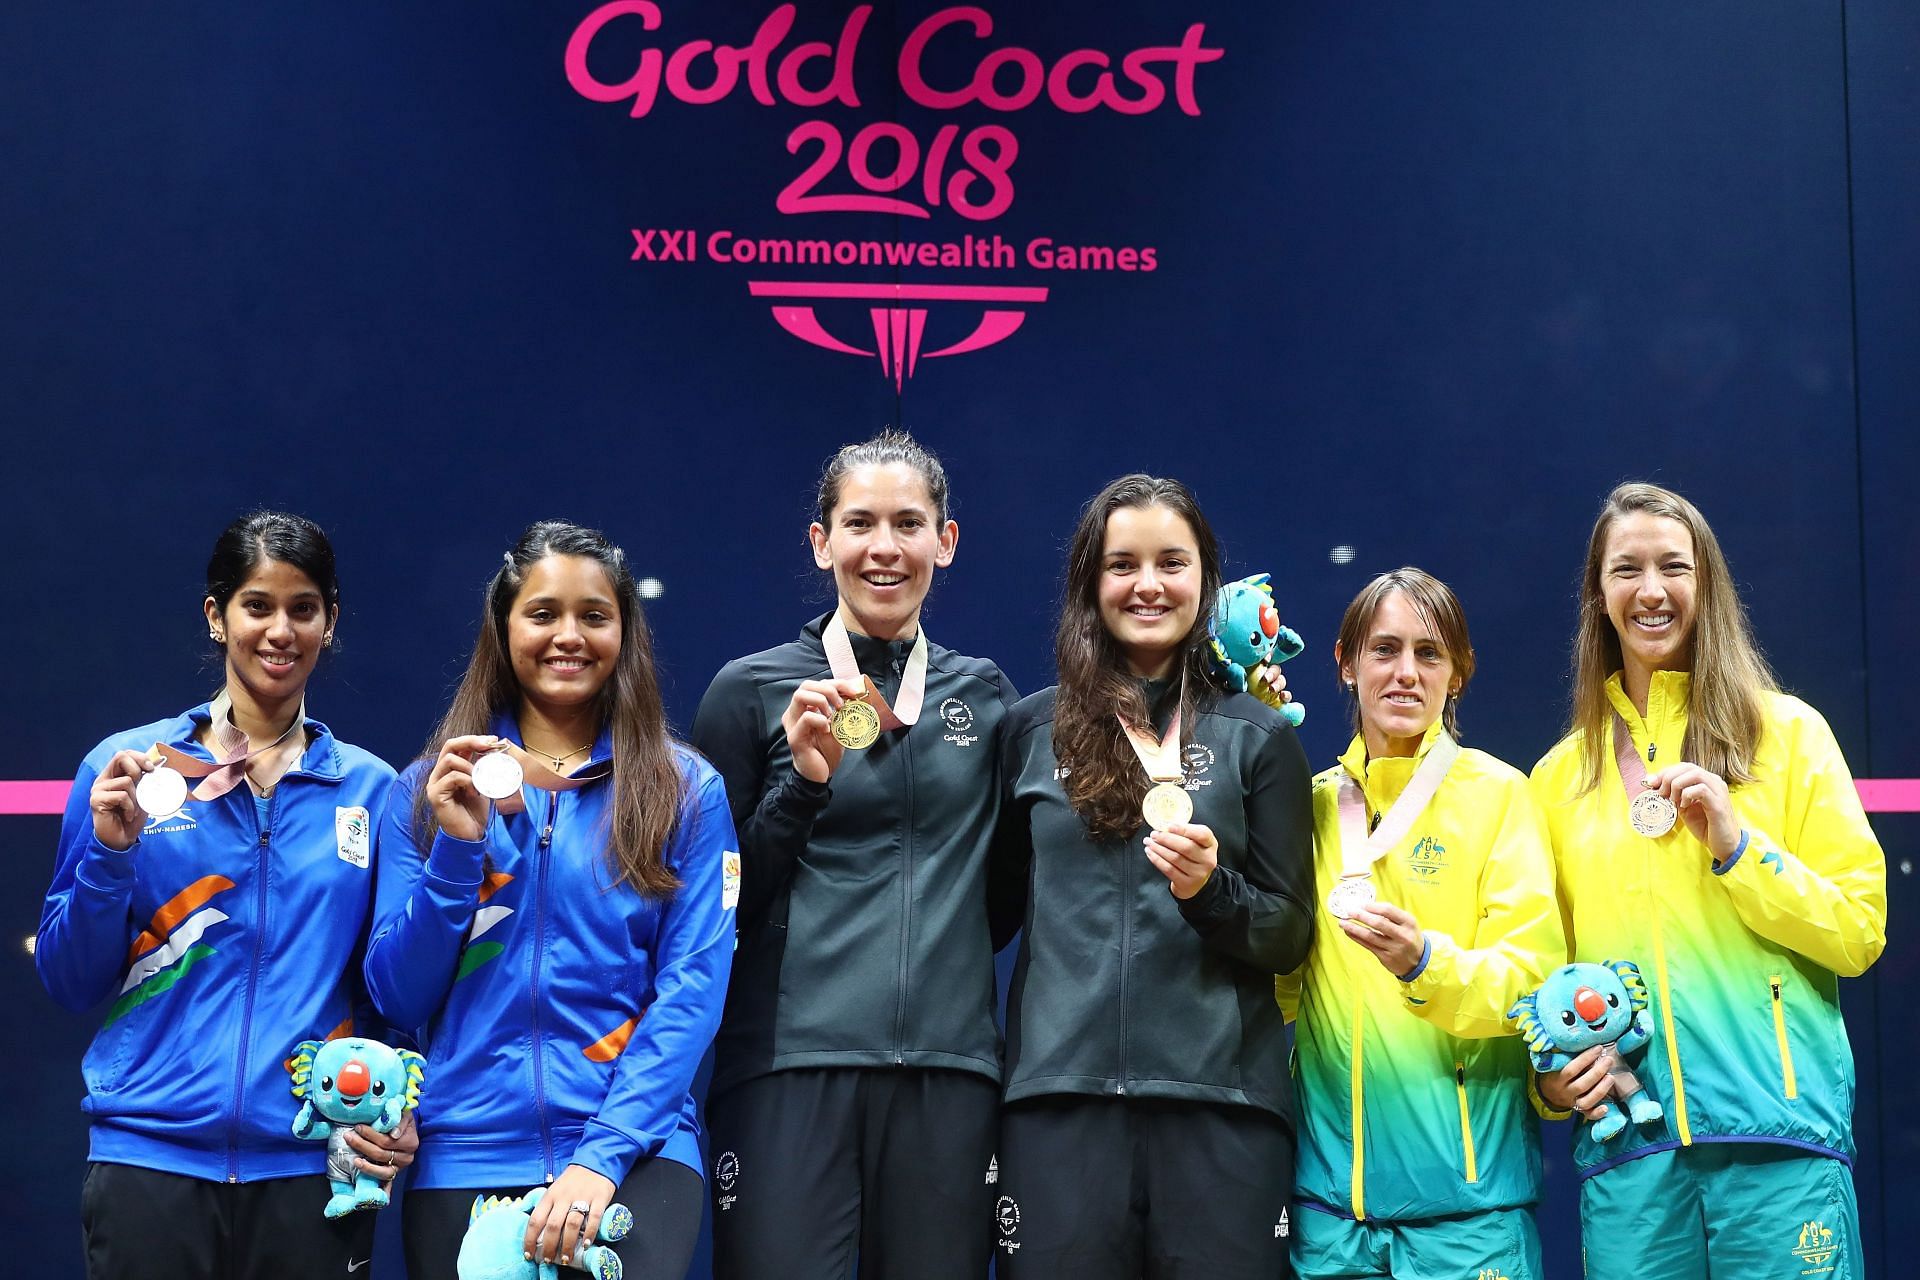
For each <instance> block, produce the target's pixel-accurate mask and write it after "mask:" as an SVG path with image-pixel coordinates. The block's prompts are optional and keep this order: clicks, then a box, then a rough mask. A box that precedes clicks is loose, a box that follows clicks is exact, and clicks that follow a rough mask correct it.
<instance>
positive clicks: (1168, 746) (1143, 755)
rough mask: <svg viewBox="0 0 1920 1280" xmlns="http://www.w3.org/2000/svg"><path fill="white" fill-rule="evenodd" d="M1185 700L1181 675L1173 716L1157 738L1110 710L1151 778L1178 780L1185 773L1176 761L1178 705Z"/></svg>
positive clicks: (1178, 760)
mask: <svg viewBox="0 0 1920 1280" xmlns="http://www.w3.org/2000/svg"><path fill="white" fill-rule="evenodd" d="M1186 701H1187V678H1186V676H1185V675H1182V676H1181V677H1180V701H1179V702H1177V703H1175V704H1174V707H1173V719H1171V720H1169V721H1168V722H1167V731H1166V732H1165V733H1164V734H1162V735H1161V736H1160V738H1159V739H1158V740H1157V741H1156V740H1155V739H1154V736H1153V735H1152V734H1151V733H1149V732H1148V731H1147V730H1145V729H1140V728H1136V727H1134V726H1133V725H1130V724H1128V723H1127V721H1126V718H1125V717H1123V716H1122V715H1121V714H1120V713H1119V712H1118V711H1116V712H1114V713H1113V718H1114V719H1115V720H1118V721H1119V722H1120V728H1121V730H1122V732H1124V733H1125V734H1126V735H1127V741H1128V742H1129V743H1131V744H1132V746H1133V754H1135V755H1136V756H1139V757H1140V767H1141V768H1143V769H1145V770H1146V771H1147V777H1149V778H1151V779H1153V780H1154V781H1155V782H1179V781H1180V780H1182V779H1183V778H1185V777H1186V776H1187V771H1186V770H1185V769H1184V768H1182V767H1181V764H1180V708H1181V707H1182V706H1184V705H1185V704H1186Z"/></svg>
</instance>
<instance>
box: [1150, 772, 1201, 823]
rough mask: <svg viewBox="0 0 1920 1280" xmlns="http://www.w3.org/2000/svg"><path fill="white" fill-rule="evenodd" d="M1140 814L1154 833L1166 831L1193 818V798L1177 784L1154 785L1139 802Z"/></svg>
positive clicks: (1163, 783)
mask: <svg viewBox="0 0 1920 1280" xmlns="http://www.w3.org/2000/svg"><path fill="white" fill-rule="evenodd" d="M1140 813H1141V816H1142V817H1144V818H1146V820H1147V825H1148V826H1150V827H1152V828H1153V829H1154V830H1155V831H1166V830H1168V829H1170V828H1172V827H1177V826H1179V825H1180V824H1181V823H1183V822H1186V821H1187V820H1188V819H1189V818H1191V817H1193V797H1192V796H1190V795H1188V794H1187V789H1186V788H1185V787H1183V786H1181V785H1180V784H1179V783H1177V782H1161V783H1156V784H1155V785H1154V786H1152V787H1150V788H1148V790H1147V798H1146V799H1145V800H1142V801H1141V802H1140Z"/></svg>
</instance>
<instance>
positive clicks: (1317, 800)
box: [1277, 568, 1566, 1280]
mask: <svg viewBox="0 0 1920 1280" xmlns="http://www.w3.org/2000/svg"><path fill="white" fill-rule="evenodd" d="M1334 661H1335V662H1336V663H1337V664H1338V666H1339V670H1340V680H1341V683H1342V684H1343V685H1344V686H1345V687H1346V689H1347V692H1348V694H1349V695H1350V696H1351V697H1352V698H1353V705H1354V726H1355V734H1354V738H1353V742H1352V744H1351V745H1350V746H1349V747H1348V748H1347V751H1346V754H1344V755H1343V756H1341V757H1340V763H1339V764H1338V765H1336V766H1335V767H1334V768H1332V769H1329V770H1327V771H1326V772H1325V773H1322V774H1321V775H1320V776H1319V777H1317V778H1315V779H1314V790H1313V816H1314V845H1315V850H1316V853H1315V860H1316V864H1317V872H1318V875H1317V880H1318V883H1319V885H1320V889H1321V905H1320V908H1319V913H1320V914H1319V919H1318V920H1317V922H1316V925H1317V927H1316V929H1315V931H1314V942H1313V951H1312V953H1311V954H1310V955H1309V957H1308V959H1307V963H1306V964H1305V965H1303V966H1301V967H1300V969H1299V970H1297V971H1296V972H1294V973H1292V974H1289V975H1288V976H1287V977H1285V978H1282V979H1281V980H1280V981H1279V983H1278V984H1277V991H1278V994H1279V998H1280V1003H1281V1006H1282V1007H1283V1008H1284V1009H1285V1010H1286V1011H1287V1015H1288V1017H1289V1018H1291V1019H1295V1020H1296V1021H1297V1030H1296V1044H1295V1056H1294V1070H1295V1075H1296V1076H1297V1078H1298V1084H1299V1106H1300V1149H1299V1155H1298V1158H1297V1164H1296V1170H1297V1172H1296V1182H1295V1197H1294V1203H1295V1206H1296V1212H1295V1215H1294V1218H1293V1222H1292V1238H1293V1265H1294V1270H1295V1271H1296V1272H1297V1273H1298V1274H1299V1275H1301V1276H1303V1277H1308V1278H1310V1280H1311V1278H1314V1277H1336V1276H1338V1277H1369V1276H1380V1277H1385V1276H1401V1277H1429V1276H1435V1277H1437V1276H1455V1275H1459V1276H1472V1275H1476V1274H1478V1275H1487V1274H1494V1273H1497V1274H1500V1275H1503V1276H1507V1277H1510V1278H1511V1280H1539V1277H1541V1275H1542V1271H1541V1264H1540V1240H1539V1235H1538V1233H1537V1231H1536V1230H1535V1228H1534V1222H1533V1214H1532V1206H1533V1205H1534V1204H1535V1203H1536V1202H1537V1201H1538V1200H1539V1198H1540V1192H1541V1178H1540V1148H1539V1138H1538V1135H1537V1134H1536V1132H1535V1128H1534V1124H1533V1118H1532V1115H1531V1112H1530V1110H1529V1108H1528V1105H1527V1097H1526V1082H1527V1076H1528V1069H1527V1056H1526V1052H1525V1047H1524V1045H1523V1044H1522V1043H1521V1041H1520V1039H1519V1038H1518V1037H1517V1036H1515V1034H1514V1032H1513V1027H1512V1025H1511V1024H1510V1023H1509V1022H1508V1020H1507V1010H1508V1009H1509V1008H1510V1007H1512V1005H1513V1003H1514V1002H1515V1001H1516V1000H1518V999H1519V998H1520V997H1521V996H1523V995H1525V994H1526V993H1527V992H1528V991H1530V990H1531V989H1532V988H1533V987H1534V986H1536V985H1537V984H1538V983H1539V982H1540V980H1541V979H1542V978H1543V977H1544V976H1545V975H1546V974H1547V973H1548V972H1549V971H1550V970H1551V969H1553V968H1554V967H1555V966H1556V965H1558V964H1559V963H1561V961H1562V960H1563V959H1564V957H1565V954H1566V944H1565V939H1564V937H1563V935H1562V933H1561V926H1560V912H1559V905H1558V903H1557V902H1556V901H1555V898H1554V887H1553V858H1552V854H1551V852H1550V851H1549V849H1548V847H1547V839H1546V831H1545V828H1544V827H1543V825H1542V823H1541V820H1540V814H1539V811H1538V809H1537V808H1536V807H1535V805H1534V802H1533V799H1532V797H1531V796H1530V795H1529V794H1528V791H1527V779H1526V776H1525V775H1524V774H1522V773H1520V772H1519V771H1518V770H1516V769H1513V768H1512V767H1510V766H1508V765H1505V764H1502V763H1501V762H1500V761H1499V760H1496V759H1494V758H1493V757H1492V756H1490V755H1487V754H1486V753H1485V752H1483V751H1476V750H1473V749H1471V748H1463V747H1461V746H1460V745H1459V744H1458V743H1457V742H1456V740H1455V735H1457V734H1458V732H1459V728H1458V724H1457V721H1456V719H1455V716H1456V709H1457V707H1458V706H1459V700H1460V696H1461V695H1462V694H1463V693H1464V692H1465V691H1466V687H1467V682H1468V681H1469V680H1470V679H1472V677H1473V666H1474V663H1473V647H1472V644H1471V643H1470V641H1469V639H1468V635H1467V620H1466V615H1465V613H1464V612H1463V611H1462V610H1461V608H1460V602H1459V601H1458V600H1457V599H1456V598H1455V597H1454V594H1453V592H1452V591H1451V590H1449V589H1448V588H1447V586H1446V584H1445V583H1443V582H1441V581H1439V580H1438V579H1436V578H1434V577H1433V576H1432V575H1430V574H1428V573H1425V572H1423V571H1422V570H1419V569H1414V568H1405V569H1397V570H1395V571H1394V572H1392V573H1384V574H1381V575H1380V576H1379V577H1377V578H1375V579H1374V580H1373V581H1372V582H1370V583H1368V584H1367V586H1366V587H1365V588H1364V589H1363V590H1362V591H1361V592H1360V594H1359V595H1358V596H1356V597H1354V600H1353V603H1352V604H1350V605H1348V606H1347V611H1346V616H1345V617H1344V618H1343V619H1342V620H1341V623H1340V635H1339V639H1338V641H1337V642H1336V643H1335V645H1334Z"/></svg>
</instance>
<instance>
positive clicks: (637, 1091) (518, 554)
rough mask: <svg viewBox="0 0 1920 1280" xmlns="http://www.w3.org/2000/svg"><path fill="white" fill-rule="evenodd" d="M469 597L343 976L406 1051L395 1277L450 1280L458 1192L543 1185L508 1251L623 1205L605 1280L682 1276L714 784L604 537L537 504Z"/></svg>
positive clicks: (727, 881)
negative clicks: (484, 788) (416, 1050)
mask: <svg viewBox="0 0 1920 1280" xmlns="http://www.w3.org/2000/svg"><path fill="white" fill-rule="evenodd" d="M486 599H487V610H486V616H485V618H484V619H483V620H482V623H481V629H480V635H479V638H478V640H477V642H476V643H475V646H474V652H473V658H472V661H471V662H470V664H469V665H468V668H467V674H466V677H465V679H464V680H463V681H462V683H461V686H460V689H459V691H458V692H457V693H456V694H455V695H454V700H453V703H452V705H451V707H450V708H449V709H448V711H447V714H446V717H445V719H444V720H443V721H442V722H441V724H440V727H439V730H438V731H437V732H436V733H435V735H434V737H433V738H432V739H431V740H430V741H431V742H432V743H435V744H438V745H437V747H436V748H433V751H434V754H433V758H432V759H430V760H429V759H423V760H421V761H419V762H417V763H416V764H414V765H413V766H412V767H411V768H410V769H408V770H407V771H406V773H405V775H404V776H403V777H402V779H401V781H400V783H399V785H398V786H397V787H396V788H395V792H394V800H393V803H392V805H391V807H390V809H389V813H388V817H387V820H386V822H385V823H384V824H383V826H382V827H381V832H380V851H381V867H382V873H381V875H380V878H379V888H378V900H377V905H376V908H375V917H376V919H375V925H374V932H373V937H372V939H371V941H370V942H369V944H368V949H367V961H366V975H367V984H368V989H369V991H370V992H371V994H372V996H373V999H374V1003H375V1004H376V1006H377V1007H378V1008H379V1009H380V1011H381V1013H382V1014H383V1015H384V1016H385V1017H386V1018H387V1019H389V1020H390V1021H391V1022H393V1023H394V1024H395V1025H396V1026H399V1027H403V1028H407V1029H410V1030H413V1031H414V1032H415V1034H416V1035H417V1036H418V1038H419V1039H420V1041H421V1044H422V1046H423V1048H424V1049H425V1051H426V1055H427V1066H426V1084H425V1087H424V1096H423V1106H422V1110H421V1120H420V1156H419V1164H418V1165H417V1167H416V1168H415V1170H414V1175H413V1177H412V1180H411V1185H410V1188H409V1190H408V1193H407V1197H406V1203H405V1207H404V1214H403V1218H404V1229H405V1242H406V1254H407V1271H408V1275H409V1277H411V1280H433V1278H434V1277H441V1276H446V1277H451V1276H453V1275H454V1267H455V1260H456V1258H457V1256H458V1254H459V1248H460V1240H461V1237H462V1235H463V1234H464V1233H465V1231H466V1229H467V1224H468V1218H469V1214H470V1212H471V1210H472V1208H473V1204H474V1199H475V1197H476V1195H483V1194H484V1195H512V1196H518V1195H522V1194H524V1193H525V1192H526V1191H527V1190H528V1189H529V1188H533V1187H539V1186H541V1185H542V1184H547V1186H546V1190H545V1192H544V1194H543V1197H542V1199H541V1201H540V1203H539V1204H538V1205H537V1206H535V1208H534V1210H533V1213H532V1217H531V1220H530V1222H529V1225H528V1227H527V1229H526V1235H525V1247H526V1249H527V1251H528V1252H529V1253H535V1252H537V1254H538V1256H539V1257H540V1258H541V1259H542V1260H552V1259H554V1258H561V1259H565V1258H567V1257H570V1256H572V1254H573V1253H574V1252H575V1249H576V1247H577V1245H578V1243H579V1242H580V1240H581V1238H582V1236H585V1237H586V1238H587V1239H589V1240H591V1239H592V1238H593V1237H594V1236H595V1234H596V1232H597V1230H598V1227H599V1224H600V1218H601V1215H602V1213H603V1212H604V1211H605V1210H606V1208H607V1206H608V1205H609V1204H611V1203H616V1202H617V1203H620V1204H623V1205H625V1206H627V1207H628V1208H629V1209H631V1210H632V1211H633V1213H634V1215H635V1217H636V1218H637V1219H638V1221H639V1222H640V1224H641V1226H640V1229H638V1230H636V1231H634V1232H633V1233H632V1234H631V1235H629V1236H627V1237H626V1238H624V1239H622V1240H620V1241H618V1242H617V1243H616V1244H615V1245H614V1248H615V1251H616V1252H617V1253H618V1254H619V1255H620V1257H621V1259H622V1262H623V1264H624V1267H625V1273H626V1277H627V1280H652V1277H656V1276H658V1277H670V1278H671V1280H681V1277H682V1276H684V1275H685V1273H686V1268H687V1263H688V1261H689V1259H690V1257H691V1255H692V1252H693V1245H694V1240H695V1237H696V1235H697V1234H698V1232H699V1227H700V1214H701V1208H702V1200H703V1197H704V1194H705V1187H704V1184H703V1182H702V1179H701V1176H700V1169H701V1164H702V1162H701V1159H700V1152H699V1146H698V1133H699V1130H698V1126H697V1124H696V1121H695V1118H694V1105H693V1099H692V1096H691V1093H690V1090H691V1088H692V1085H693V1077H694V1072H695V1071H696V1069H697V1068H698V1067H699V1065H700V1059H701V1057H702V1056H703V1055H704V1054H705V1053H706V1050H707V1045H708V1043H709V1042H710V1041H711V1040H712V1039H713V1033H714V1029H715V1027H716V1026H717V1025H718V1024H719V1021H720V1010H721V1006H722V1003H723V1002H724V1000H725V997H726V990H727V975H728V970H729V968H730V965H731V962H732V953H733V914H734V911H733V909H734V901H735V899H736V898H737V897H738V895H739V856H738V854H737V853H736V852H734V851H735V850H736V849H737V848H738V846H737V845H736V844H735V843H734V834H733V821H732V818H731V816H730V815H729V813H728V810H727V797H726V792H725V789H724V788H723V786H722V784H721V781H720V778H719V775H718V774H716V773H715V772H714V770H713V769H712V767H711V766H709V765H708V764H707V763H706V762H705V761H704V760H702V759H701V758H700V757H699V756H698V755H696V754H695V753H694V752H692V751H691V750H690V749H688V748H687V747H685V746H683V745H681V744H680V743H678V742H676V741H674V740H673V739H672V737H671V736H670V735H669V734H668V732H667V726H666V717H665V713H664V711H663V709H662V707H661V701H660V692H659V688H658V686H657V684H656V683H655V679H654V672H653V652H652V644H651V642H650V640H649V639H648V635H647V628H646V621H645V619H644V618H643V616H642V614H641V609H640V597H639V590H638V588H637V587H636V585H635V583H634V580H633V575H632V574H631V572H630V571H629V570H628V568H627V564H626V558H625V556H624V555H623V554H622V552H621V551H620V549H619V548H618V547H616V546H614V545H613V544H611V543H610V542H608V541H607V540H606V538H605V537H604V536H603V535H601V534H599V533H597V532H595V531H593V530H591V529H583V528H580V527H579V526H576V525H569V524H562V523H558V522H546V523H541V524H536V525H534V526H532V527H531V528H529V529H528V530H527V531H526V533H525V534H523V535H522V536H521V539H520V541H519V543H518V544H517V545H516V546H515V547H514V549H513V550H512V551H511V552H509V553H508V554H507V557H506V563H505V564H504V565H503V566H502V567H501V568H500V569H499V571H498V572H496V573H495V574H494V577H493V581H492V583H491V584H490V585H489V586H488V588H487V596H486ZM503 742H504V743H506V744H511V745H510V746H509V747H507V748H506V751H507V754H509V755H511V756H514V757H515V758H516V759H517V760H519V761H520V762H522V763H523V764H524V765H525V766H526V769H527V771H528V772H527V774H526V779H527V781H526V785H524V786H523V787H522V788H521V789H520V791H519V793H518V794H517V795H513V796H510V797H509V798H508V799H506V800H502V801H500V802H499V804H498V806H497V807H496V806H494V805H491V804H489V802H488V801H487V800H486V799H485V798H484V797H483V796H482V795H481V794H480V791H479V790H478V789H477V788H476V786H475V775H474V769H475V762H476V761H477V760H481V759H484V758H488V757H489V756H490V755H491V752H492V750H493V749H494V748H497V747H500V746H501V744H502V743H503ZM497 763H499V762H498V760H497V759H490V760H489V764H497ZM549 766H550V768H549ZM541 782H544V783H546V786H545V787H544V788H543V787H541V786H538V785H536V784H537V783H541ZM488 789H492V788H488Z"/></svg>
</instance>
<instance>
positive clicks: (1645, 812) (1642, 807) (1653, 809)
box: [1627, 791, 1680, 840]
mask: <svg viewBox="0 0 1920 1280" xmlns="http://www.w3.org/2000/svg"><path fill="white" fill-rule="evenodd" d="M1679 816H1680V811H1679V810H1678V809H1675V808H1674V807H1673V801H1671V800H1669V799H1667V798H1666V797H1665V796H1663V795H1661V794H1660V793H1659V792H1658V791H1642V792H1641V793H1640V794H1639V795H1637V796H1635V797H1634V798H1633V807H1632V808H1630V809H1629V810H1628V811H1627V820H1628V821H1629V822H1631V823H1633V829H1634V830H1635V831H1638V832H1639V833H1640V834H1641V835H1643V836H1645V837H1647V838H1648V839H1649V840H1654V839H1658V838H1659V837H1661V836H1663V835H1665V834H1667V832H1669V831H1671V830H1673V824H1674V822H1675V820H1676V819H1678V818H1679Z"/></svg>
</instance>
